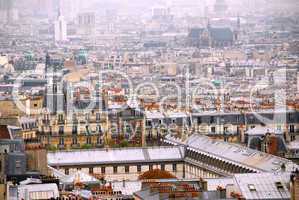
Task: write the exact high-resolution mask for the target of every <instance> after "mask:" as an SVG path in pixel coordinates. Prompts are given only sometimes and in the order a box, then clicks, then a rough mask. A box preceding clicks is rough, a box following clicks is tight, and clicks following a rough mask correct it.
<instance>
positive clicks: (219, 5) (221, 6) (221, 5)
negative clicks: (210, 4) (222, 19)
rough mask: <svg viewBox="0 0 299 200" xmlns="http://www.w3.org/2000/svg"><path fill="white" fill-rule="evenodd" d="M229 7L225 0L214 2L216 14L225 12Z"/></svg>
mask: <svg viewBox="0 0 299 200" xmlns="http://www.w3.org/2000/svg"><path fill="white" fill-rule="evenodd" d="M227 9H228V6H227V4H226V1H225V0H216V1H215V4H214V11H215V13H216V14H225V13H226V11H227Z"/></svg>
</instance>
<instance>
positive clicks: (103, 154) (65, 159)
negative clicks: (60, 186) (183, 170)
mask: <svg viewBox="0 0 299 200" xmlns="http://www.w3.org/2000/svg"><path fill="white" fill-rule="evenodd" d="M161 152H163V153H161ZM47 158H48V165H50V166H52V167H57V166H71V165H82V164H83V165H84V164H86V165H88V164H118V163H139V162H140V163H144V162H159V161H167V160H171V161H176V160H177V161H183V159H184V149H183V147H148V148H125V149H124V148H123V149H93V150H76V151H59V152H49V153H48V154H47Z"/></svg>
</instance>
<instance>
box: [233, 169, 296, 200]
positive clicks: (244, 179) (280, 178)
mask: <svg viewBox="0 0 299 200" xmlns="http://www.w3.org/2000/svg"><path fill="white" fill-rule="evenodd" d="M234 177H235V181H236V183H237V186H238V188H239V190H240V191H241V194H242V196H243V197H244V198H245V199H252V200H254V199H265V200H266V199H280V200H286V199H290V198H291V195H290V192H289V190H288V186H287V185H288V184H289V182H290V173H277V174H273V173H258V174H254V173H253V174H250V173H249V174H235V176H234Z"/></svg>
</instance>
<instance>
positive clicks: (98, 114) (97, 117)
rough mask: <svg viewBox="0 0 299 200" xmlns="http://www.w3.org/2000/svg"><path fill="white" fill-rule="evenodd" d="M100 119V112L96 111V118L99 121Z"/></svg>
mask: <svg viewBox="0 0 299 200" xmlns="http://www.w3.org/2000/svg"><path fill="white" fill-rule="evenodd" d="M100 119H101V118H100V113H96V120H97V121H100Z"/></svg>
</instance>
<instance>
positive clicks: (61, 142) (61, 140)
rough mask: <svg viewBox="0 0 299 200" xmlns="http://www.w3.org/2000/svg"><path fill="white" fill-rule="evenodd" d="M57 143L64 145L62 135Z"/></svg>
mask: <svg viewBox="0 0 299 200" xmlns="http://www.w3.org/2000/svg"><path fill="white" fill-rule="evenodd" d="M59 144H60V145H64V138H63V137H60V138H59Z"/></svg>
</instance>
